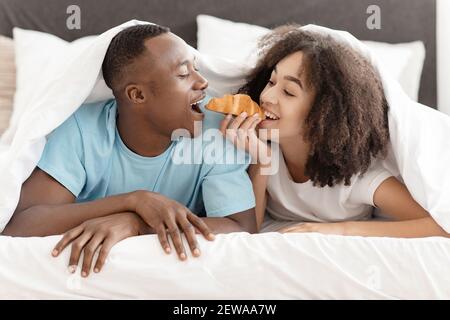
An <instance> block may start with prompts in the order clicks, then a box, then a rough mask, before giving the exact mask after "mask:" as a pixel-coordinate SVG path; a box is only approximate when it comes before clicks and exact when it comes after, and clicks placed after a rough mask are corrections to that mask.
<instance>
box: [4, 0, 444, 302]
mask: <svg viewBox="0 0 450 320" xmlns="http://www.w3.org/2000/svg"><path fill="white" fill-rule="evenodd" d="M342 3H343V2H342ZM342 3H336V2H335V1H332V0H321V1H306V0H302V1H293V0H282V1H278V2H277V3H276V4H275V3H274V2H272V1H266V0H263V1H258V0H251V1H238V0H233V1H227V2H222V1H206V0H199V1H191V2H190V3H189V5H186V3H185V2H182V1H175V0H173V1H162V0H152V1H148V0H127V1H118V0H116V1H114V2H112V3H111V2H110V1H106V0H101V1H96V2H92V1H87V0H83V1H81V0H79V1H66V0H45V1H42V0H40V1H38V0H19V1H18V0H0V34H1V35H4V36H6V37H11V35H12V28H13V27H15V26H17V27H20V28H24V29H32V30H38V31H42V32H47V33H51V34H54V35H56V36H58V37H60V38H62V39H65V40H68V41H72V40H75V39H78V38H81V37H85V36H88V35H95V34H98V33H101V32H103V31H104V30H106V29H108V28H110V27H113V26H115V25H118V24H120V23H122V22H124V21H127V20H129V19H132V18H136V19H140V20H147V21H153V22H156V23H160V24H164V25H167V26H169V27H170V28H171V29H172V31H173V32H174V33H176V34H178V35H180V36H181V37H183V38H184V39H185V40H186V42H188V43H189V44H191V45H192V46H196V45H197V35H196V32H197V28H196V16H197V15H198V14H208V15H213V16H216V17H219V18H222V19H229V20H233V21H241V22H246V23H249V24H255V25H259V26H265V27H273V26H276V25H279V24H283V23H285V22H298V23H301V24H307V23H315V24H319V25H324V26H327V27H332V28H337V29H345V30H348V31H350V32H351V33H353V34H354V35H355V36H357V37H358V38H360V39H363V40H371V41H383V42H390V43H402V42H409V41H415V40H420V41H422V42H423V44H424V47H425V50H426V57H425V60H424V63H423V72H422V73H421V74H420V77H421V82H420V88H419V91H418V100H419V101H420V102H422V103H423V104H426V105H429V106H432V107H433V106H435V105H436V59H435V56H436V54H435V51H436V43H435V33H436V31H435V1H432V0H408V1H396V2H394V1H389V0H383V1H366V0H363V1H360V0H346V1H345V5H343V4H342ZM373 4H376V5H378V6H379V7H380V8H381V9H382V26H381V29H375V30H371V29H368V28H367V25H366V18H367V17H368V14H367V13H366V9H367V8H368V7H369V5H373ZM70 5H77V6H78V8H79V9H80V12H81V24H80V28H79V29H78V28H73V29H69V28H68V27H67V24H66V23H67V19H68V17H69V16H70V14H71V13H70V11H69V10H68V7H69V6H70ZM274 6H276V10H274V8H273V7H274ZM237 8H239V9H238V10H237ZM349 8H351V10H349ZM411 21H414V23H411ZM419 22H420V23H419ZM0 64H1V61H0ZM267 230H269V229H267ZM267 230H266V231H267ZM58 239H59V236H52V237H44V238H11V237H6V236H1V237H0V298H3V299H14V298H23V299H45V298H51V299H119V298H125V299H128V298H138V299H448V298H450V278H448V277H447V276H445V271H446V266H447V263H449V262H450V241H449V240H448V239H444V238H438V237H433V238H425V239H391V238H362V237H343V236H326V235H321V234H289V235H285V234H278V233H274V232H265V233H261V234H258V235H250V234H247V233H235V234H228V235H219V236H218V237H217V239H216V240H215V241H214V242H211V243H209V242H208V243H206V242H204V241H201V247H202V252H203V254H202V256H201V257H200V258H189V259H188V261H186V262H179V261H178V260H177V259H176V257H175V256H166V255H165V254H164V253H163V252H162V250H161V248H160V247H159V244H158V242H157V240H156V237H155V236H153V235H149V236H141V237H133V238H129V239H127V240H124V241H122V242H120V243H119V244H117V245H116V246H115V247H114V248H113V250H112V252H111V254H110V257H109V259H108V263H107V264H106V266H105V268H104V270H103V271H102V272H101V273H100V274H95V275H92V276H90V277H89V278H87V279H84V278H81V277H80V275H79V271H78V272H77V273H75V274H74V275H72V274H69V273H68V271H67V260H68V254H69V252H68V251H65V252H64V254H63V255H62V256H61V257H59V258H58V259H54V258H52V257H51V256H50V252H51V249H52V246H53V245H54V244H55V243H56V242H57V241H58Z"/></svg>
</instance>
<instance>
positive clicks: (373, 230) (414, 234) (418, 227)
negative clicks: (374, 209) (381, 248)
mask: <svg viewBox="0 0 450 320" xmlns="http://www.w3.org/2000/svg"><path fill="white" fill-rule="evenodd" d="M343 223H344V224H345V226H344V234H345V235H347V236H363V237H393V238H423V237H450V234H449V233H447V232H445V230H444V229H442V228H441V227H440V226H439V225H438V224H437V223H436V222H435V221H434V219H433V218H431V217H426V218H421V219H414V220H403V221H387V222H386V221H348V222H343Z"/></svg>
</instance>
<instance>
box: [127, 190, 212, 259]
mask: <svg viewBox="0 0 450 320" xmlns="http://www.w3.org/2000/svg"><path fill="white" fill-rule="evenodd" d="M134 211H135V212H136V213H137V214H138V215H139V216H140V217H141V218H142V219H143V220H144V221H145V222H146V223H147V224H148V225H149V226H150V227H151V228H152V229H153V230H154V231H155V232H156V233H157V234H158V239H159V242H160V243H161V246H162V247H163V249H164V251H165V252H166V253H170V251H171V248H170V244H169V239H168V237H169V236H170V237H171V238H172V242H173V244H174V246H175V250H176V251H177V253H178V257H179V258H180V259H181V260H185V259H186V258H187V255H186V251H185V249H184V245H183V241H182V239H181V231H182V232H184V235H185V237H186V240H187V241H188V243H189V247H190V249H191V252H192V254H193V255H194V256H196V257H198V256H199V255H200V249H199V247H198V242H197V238H196V234H195V231H196V229H197V230H198V231H199V233H201V234H203V236H204V237H205V238H206V239H207V240H214V234H213V233H212V232H211V230H210V229H209V227H208V226H207V225H206V223H205V222H203V221H202V219H201V218H199V217H198V216H197V215H195V214H194V213H192V212H191V211H190V210H189V209H188V208H186V207H185V206H184V205H182V204H180V203H178V202H177V201H175V200H172V199H169V198H167V197H165V196H163V195H161V194H158V193H153V192H149V191H136V192H135V210H134ZM180 228H181V230H180Z"/></svg>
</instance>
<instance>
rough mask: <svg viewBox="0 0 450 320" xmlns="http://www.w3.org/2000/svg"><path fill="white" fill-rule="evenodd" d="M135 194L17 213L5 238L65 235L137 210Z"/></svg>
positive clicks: (35, 208) (39, 207)
mask: <svg viewBox="0 0 450 320" xmlns="http://www.w3.org/2000/svg"><path fill="white" fill-rule="evenodd" d="M133 201H134V196H133V193H124V194H119V195H115V196H110V197H106V198H102V199H98V200H94V201H90V202H84V203H70V204H63V205H38V206H33V207H30V208H28V209H26V210H23V211H22V212H16V213H14V215H13V217H12V219H11V221H10V222H9V223H8V225H7V226H6V228H5V230H4V231H3V233H2V234H3V235H9V236H18V237H31V236H49V235H55V234H62V233H64V232H66V231H68V230H70V229H72V228H74V227H76V226H78V225H80V224H81V223H83V222H84V221H87V220H89V219H93V218H98V217H102V216H107V215H110V214H114V213H120V212H125V211H133V210H134V202H133Z"/></svg>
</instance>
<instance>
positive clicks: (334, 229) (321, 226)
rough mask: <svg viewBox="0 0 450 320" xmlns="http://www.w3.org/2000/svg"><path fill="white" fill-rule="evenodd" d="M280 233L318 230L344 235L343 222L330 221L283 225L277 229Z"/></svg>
mask: <svg viewBox="0 0 450 320" xmlns="http://www.w3.org/2000/svg"><path fill="white" fill-rule="evenodd" d="M278 232H282V233H292V232H302V233H303V232H318V233H323V234H336V235H345V222H334V223H333V222H332V223H320V222H306V223H304V222H302V223H297V224H294V225H292V226H288V227H284V228H281V229H280V230H278Z"/></svg>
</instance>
